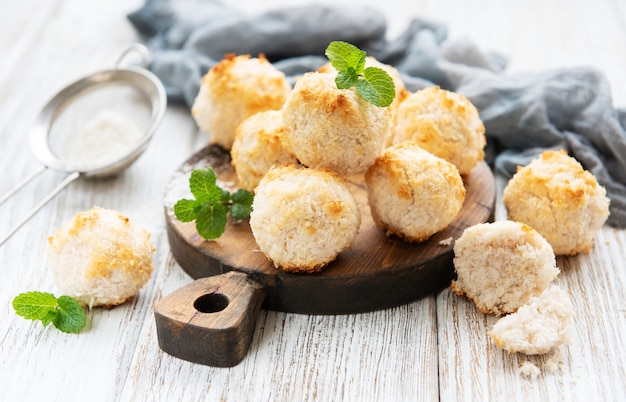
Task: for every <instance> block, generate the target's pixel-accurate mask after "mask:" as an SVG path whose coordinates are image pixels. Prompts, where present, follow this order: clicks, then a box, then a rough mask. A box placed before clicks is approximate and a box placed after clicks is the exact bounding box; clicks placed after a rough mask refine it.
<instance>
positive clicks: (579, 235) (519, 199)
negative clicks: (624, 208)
mask: <svg viewBox="0 0 626 402" xmlns="http://www.w3.org/2000/svg"><path fill="white" fill-rule="evenodd" d="M503 202H504V206H505V207H506V210H507V214H508V218H509V219H511V220H516V221H520V222H524V223H526V224H527V225H529V226H532V227H533V228H534V229H535V230H537V231H538V232H539V233H541V235H542V236H543V237H545V238H546V240H548V242H549V243H550V244H551V245H552V248H553V249H554V253H555V254H557V255H574V254H577V253H579V252H585V253H586V252H589V250H590V249H591V248H592V247H593V239H594V237H595V235H596V233H597V232H598V231H599V230H600V228H602V225H604V222H606V220H607V218H608V217H609V203H610V201H609V199H608V198H607V196H606V190H605V189H604V187H602V186H600V185H599V184H598V182H597V180H596V178H595V177H594V176H593V174H591V173H590V172H588V171H585V170H584V169H583V167H582V166H581V165H580V163H578V161H576V160H575V159H574V158H572V157H570V156H568V155H567V153H566V152H565V151H564V150H561V151H545V152H543V153H542V154H541V155H539V157H538V158H536V159H534V160H533V161H531V162H530V164H528V165H527V166H526V167H518V170H517V173H516V174H515V175H514V176H513V177H512V178H511V180H509V182H508V183H507V185H506V187H505V188H504V192H503Z"/></svg>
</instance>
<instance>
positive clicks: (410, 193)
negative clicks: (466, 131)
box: [365, 142, 465, 242]
mask: <svg viewBox="0 0 626 402" xmlns="http://www.w3.org/2000/svg"><path fill="white" fill-rule="evenodd" d="M365 183H366V185H367V196H368V200H369V205H370V209H371V212H372V218H373V219H374V222H375V223H376V225H377V226H379V227H382V228H384V229H385V230H386V231H387V235H396V236H399V237H401V238H403V239H404V240H406V241H409V242H421V241H424V240H427V239H428V238H429V237H430V236H432V235H433V234H435V233H436V232H438V231H440V230H442V229H445V228H446V227H447V226H448V225H449V224H450V222H452V220H454V218H455V217H456V216H457V214H458V213H459V211H460V210H461V207H462V206H463V201H464V200H465V187H464V186H463V179H462V178H461V175H460V174H459V171H458V169H457V168H456V167H455V166H454V165H453V164H451V163H449V162H447V161H445V160H443V159H442V158H439V157H437V156H435V155H433V154H431V153H430V152H427V151H425V150H423V149H422V148H420V147H419V146H417V144H415V143H411V142H405V143H402V144H397V145H394V146H392V147H389V148H387V149H386V150H385V151H384V152H383V153H382V154H381V155H380V156H379V157H378V158H377V159H376V161H375V162H374V164H373V165H372V166H371V167H370V168H369V169H368V170H367V171H366V172H365Z"/></svg>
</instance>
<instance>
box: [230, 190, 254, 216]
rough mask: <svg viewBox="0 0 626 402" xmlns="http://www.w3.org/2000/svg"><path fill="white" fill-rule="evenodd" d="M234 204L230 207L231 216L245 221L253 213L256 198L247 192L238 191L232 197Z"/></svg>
mask: <svg viewBox="0 0 626 402" xmlns="http://www.w3.org/2000/svg"><path fill="white" fill-rule="evenodd" d="M232 200H233V204H232V205H231V207H230V216H232V217H233V219H245V218H247V217H249V216H250V213H251V212H252V201H253V200H254V196H253V195H252V193H251V192H249V191H246V190H241V189H239V190H237V191H235V192H234V193H233V195H232Z"/></svg>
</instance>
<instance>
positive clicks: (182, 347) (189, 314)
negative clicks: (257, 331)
mask: <svg viewBox="0 0 626 402" xmlns="http://www.w3.org/2000/svg"><path fill="white" fill-rule="evenodd" d="M263 294H264V290H263V287H262V286H261V285H259V284H258V283H256V282H255V281H253V280H250V279H249V278H248V276H247V275H246V274H244V273H241V272H235V271H231V272H229V273H226V274H224V275H217V276H213V277H208V278H201V279H197V280H195V281H194V282H192V283H190V284H189V285H187V286H185V287H182V288H180V289H178V290H176V291H174V292H172V293H170V294H169V295H167V296H166V297H165V298H163V299H161V300H160V301H159V302H158V303H157V304H156V306H155V308H154V315H155V321H156V327H157V336H158V339H159V347H160V348H161V349H163V350H164V351H165V352H167V353H169V354H171V355H172V356H176V357H178V358H181V359H184V360H188V361H192V362H195V363H201V364H206V365H209V366H215V367H232V366H235V365H237V364H238V363H239V362H240V361H241V360H242V359H243V358H244V356H245V355H246V352H247V351H248V348H249V346H250V342H251V341H252V334H253V333H254V326H255V323H256V317H257V314H258V312H259V309H260V307H261V302H262V300H263Z"/></svg>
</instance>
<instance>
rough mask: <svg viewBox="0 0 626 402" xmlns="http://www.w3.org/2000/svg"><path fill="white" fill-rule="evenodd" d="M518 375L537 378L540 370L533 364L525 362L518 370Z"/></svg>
mask: <svg viewBox="0 0 626 402" xmlns="http://www.w3.org/2000/svg"><path fill="white" fill-rule="evenodd" d="M519 372H520V375H521V376H522V377H527V378H533V379H534V378H537V377H538V376H539V374H541V370H540V369H539V367H537V366H536V365H535V364H534V363H532V362H529V361H525V362H524V363H522V365H521V366H520V368H519Z"/></svg>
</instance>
